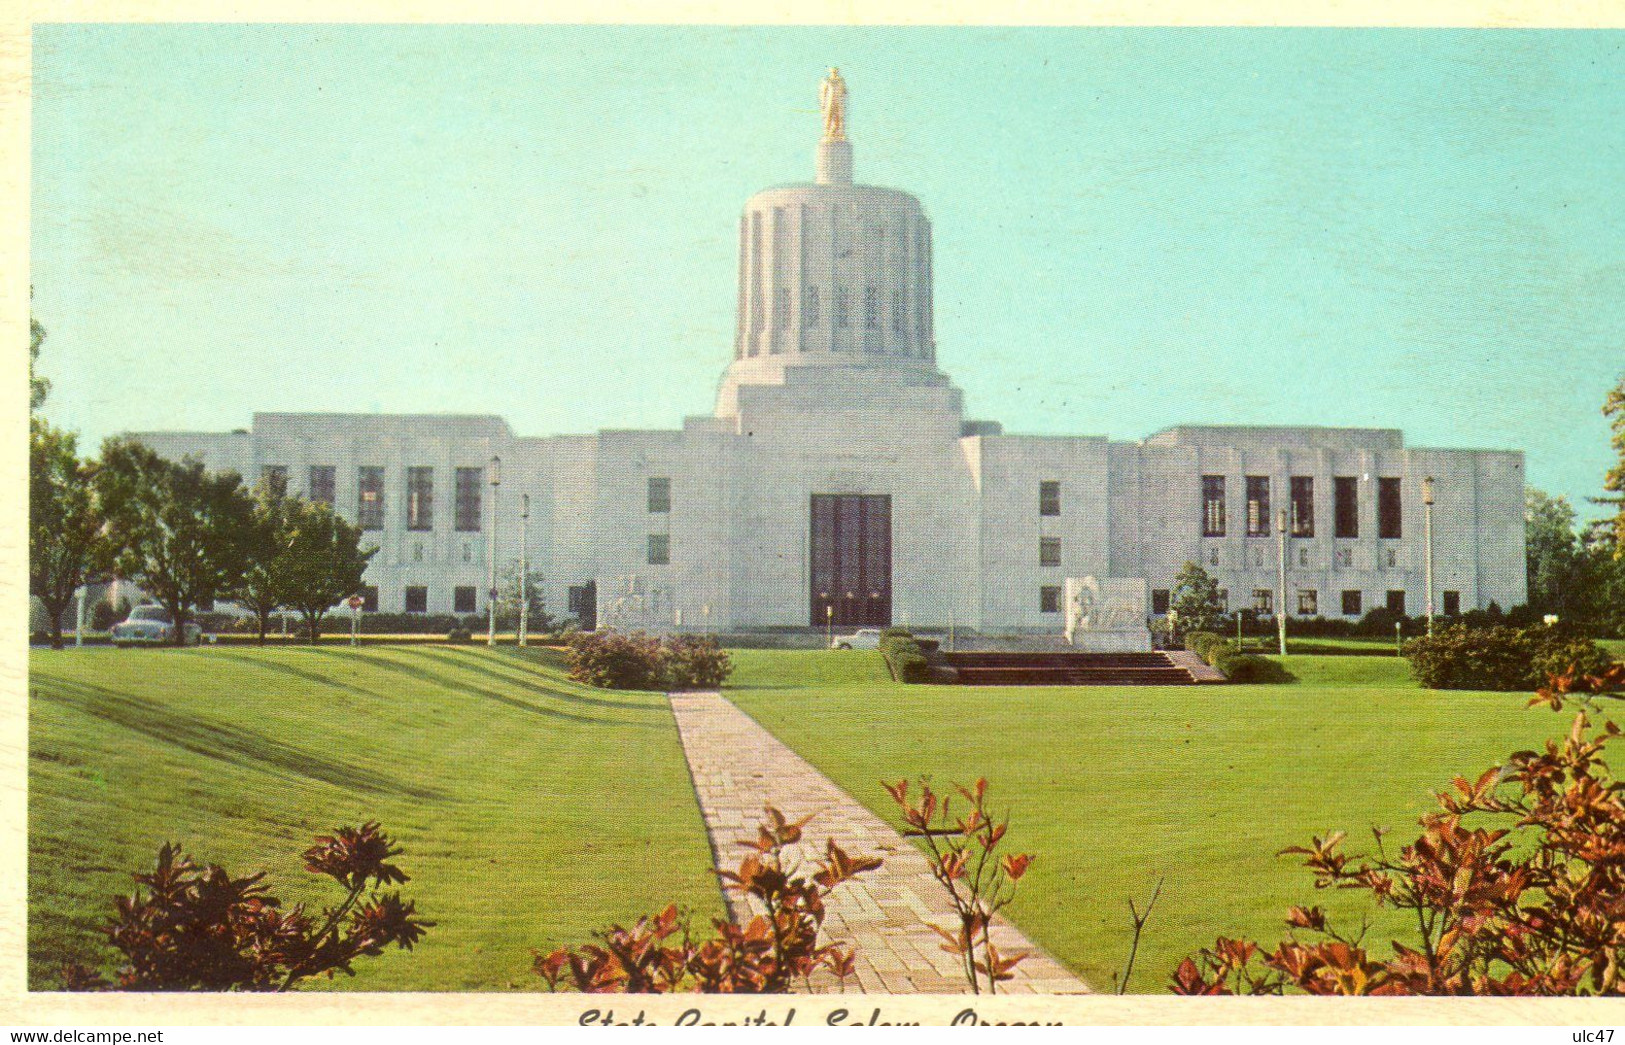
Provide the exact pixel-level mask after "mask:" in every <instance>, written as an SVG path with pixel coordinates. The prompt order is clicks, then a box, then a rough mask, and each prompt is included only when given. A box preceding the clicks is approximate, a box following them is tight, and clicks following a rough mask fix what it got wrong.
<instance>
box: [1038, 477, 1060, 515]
mask: <svg viewBox="0 0 1625 1045" xmlns="http://www.w3.org/2000/svg"><path fill="white" fill-rule="evenodd" d="M1038 514H1039V515H1060V514H1061V483H1060V480H1058V479H1045V480H1043V481H1042V482H1040V483H1039V484H1038Z"/></svg>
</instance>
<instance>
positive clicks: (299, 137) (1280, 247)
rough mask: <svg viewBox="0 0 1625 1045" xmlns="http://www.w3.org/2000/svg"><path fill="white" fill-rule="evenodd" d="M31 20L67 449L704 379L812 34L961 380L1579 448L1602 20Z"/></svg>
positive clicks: (1590, 461) (1597, 373)
mask: <svg viewBox="0 0 1625 1045" xmlns="http://www.w3.org/2000/svg"><path fill="white" fill-rule="evenodd" d="M34 56H35V57H34V61H35V72H34V76H35V79H34V110H33V121H34V123H33V130H34V156H33V159H34V181H33V197H32V207H33V276H32V279H33V284H34V290H35V296H34V312H35V315H36V316H37V317H38V318H39V319H40V321H41V322H43V323H44V324H45V326H46V327H47V329H48V330H49V332H50V338H49V341H48V342H47V346H46V352H45V355H44V357H43V361H42V362H43V366H42V368H43V370H44V372H45V373H46V374H47V376H49V377H50V378H51V379H52V381H53V382H54V384H55V388H54V390H53V394H52V397H51V400H50V402H49V403H48V404H47V413H48V414H49V415H51V416H52V417H53V418H54V419H55V420H57V421H58V422H59V423H63V424H66V425H69V426H72V427H76V428H78V429H80V430H81V431H82V432H84V433H85V435H86V436H87V437H89V438H90V439H91V440H92V441H99V440H100V439H101V438H102V437H103V436H105V435H107V434H110V433H112V432H116V431H120V430H127V429H153V428H192V429H230V428H238V427H245V426H247V425H248V424H249V420H250V415H251V414H252V412H253V411H255V410H322V411H361V412H367V411H391V412H396V411H398V412H412V411H430V412H488V413H495V414H500V415H502V416H503V417H505V418H507V419H508V420H509V422H510V423H511V424H512V425H513V427H514V429H515V430H516V431H517V432H519V433H521V434H529V435H546V434H552V433H557V432H580V431H588V430H592V429H597V428H605V427H609V428H669V427H675V426H676V425H678V424H679V423H680V420H681V418H682V417H683V416H685V415H689V414H704V413H708V412H709V411H710V408H711V401H712V397H713V395H714V392H715V387H716V382H717V379H718V377H719V376H720V374H721V371H722V369H723V367H724V366H725V365H726V363H727V362H728V360H729V358H730V356H731V353H732V340H731V339H732V327H733V315H732V310H733V302H734V286H733V282H734V276H735V269H736V259H735V256H734V252H735V249H736V234H735V229H736V222H737V220H738V213H739V209H740V206H741V204H742V203H743V202H744V200H745V197H746V196H748V195H749V194H750V193H751V192H753V191H755V190H756V189H758V188H761V187H763V186H766V185H769V184H774V183H778V182H785V181H798V180H807V179H809V178H810V177H811V171H812V153H813V146H814V143H815V141H816V138H817V135H818V126H819V124H818V116H817V114H816V91H817V83H818V80H819V79H820V77H821V76H822V75H823V72H824V68H825V67H826V66H827V65H830V64H838V65H839V66H841V69H842V72H843V74H844V75H845V76H846V78H847V81H848V83H849V85H850V88H851V92H852V106H851V109H852V112H851V121H852V138H853V141H854V146H855V149H856V157H857V169H858V179H859V180H860V181H866V182H873V183H878V184H885V185H893V186H897V187H900V188H904V189H908V190H909V191H912V192H914V193H915V194H916V195H918V196H919V197H920V199H921V200H922V201H923V202H924V204H925V206H926V209H927V211H928V212H929V213H930V214H931V217H932V220H933V222H934V224H935V232H936V276H937V309H936V313H937V339H938V344H939V352H938V359H939V362H940V363H941V365H942V366H943V368H944V369H946V370H947V371H948V372H949V373H950V374H951V375H952V376H953V377H954V378H955V379H956V381H957V382H958V384H959V385H960V386H961V387H962V388H964V390H965V393H966V400H967V408H968V412H969V413H970V414H971V415H972V416H974V417H983V418H993V419H997V420H1000V421H1002V422H1003V423H1004V425H1005V427H1006V430H1008V431H1014V432H1033V433H1055V434H1105V435H1110V436H1112V437H1114V438H1119V439H1130V438H1139V437H1141V436H1144V435H1146V434H1149V433H1150V432H1152V431H1154V430H1156V429H1157V428H1160V427H1163V426H1166V425H1170V424H1177V423H1182V422H1183V423H1223V424H1318V425H1359V426H1367V425H1370V426H1383V427H1397V428H1402V429H1404V430H1405V433H1406V437H1407V440H1408V441H1409V443H1410V444H1411V445H1415V446H1427V445H1434V446H1471V447H1498V448H1499V447H1511V448H1519V449H1523V450H1525V451H1526V452H1527V453H1528V455H1529V461H1528V474H1529V476H1530V480H1531V481H1532V482H1534V483H1536V484H1537V485H1541V486H1543V487H1546V488H1547V489H1549V490H1551V491H1552V492H1555V493H1563V494H1567V495H1569V496H1570V498H1571V499H1573V500H1575V501H1576V502H1577V503H1578V502H1581V501H1582V500H1583V498H1584V497H1585V496H1587V495H1590V494H1593V493H1596V492H1597V491H1598V489H1599V488H1600V484H1601V478H1602V473H1603V470H1604V469H1605V468H1606V467H1607V465H1608V463H1609V450H1608V446H1607V429H1606V426H1605V424H1604V421H1603V418H1602V417H1601V415H1600V413H1599V408H1600V406H1601V403H1602V398H1603V395H1604V393H1605V391H1606V390H1607V388H1608V387H1609V386H1611V385H1612V383H1613V382H1614V381H1615V380H1617V379H1618V377H1619V375H1620V374H1621V372H1625V191H1622V186H1625V33H1622V32H1605V31H1586V32H1572V31H1571V32H1562V31H1531V32H1482V31H1415V30H1289V29H1266V30H1241V29H1222V30H1206V29H1193V30H1170V29H1065V30H1055V29H1034V30H1009V29H991V30H990V29H958V28H954V29H946V28H944V29H873V28H865V29H848V28H837V29H827V28H807V29H797V28H791V29H786V28H678V29H666V28H570V27H563V28H547V27H401V28H389V27H342V26H341V27H327V26H311V27H273V26H265V27H254V26H178V27H164V26H40V27H38V28H36V30H35V37H34ZM1583 510H1584V509H1583Z"/></svg>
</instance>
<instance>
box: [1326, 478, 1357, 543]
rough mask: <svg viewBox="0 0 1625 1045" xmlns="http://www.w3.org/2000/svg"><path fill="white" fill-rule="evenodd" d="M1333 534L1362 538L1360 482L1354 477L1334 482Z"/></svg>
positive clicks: (1338, 479) (1334, 480) (1336, 479)
mask: <svg viewBox="0 0 1625 1045" xmlns="http://www.w3.org/2000/svg"><path fill="white" fill-rule="evenodd" d="M1332 533H1333V534H1334V535H1335V536H1338V537H1344V538H1349V539H1352V538H1355V537H1358V536H1360V480H1358V479H1356V478H1355V477H1354V476H1352V475H1339V476H1337V477H1336V478H1335V479H1333V480H1332Z"/></svg>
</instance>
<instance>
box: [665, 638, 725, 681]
mask: <svg viewBox="0 0 1625 1045" xmlns="http://www.w3.org/2000/svg"><path fill="white" fill-rule="evenodd" d="M732 672H733V663H732V661H730V660H729V659H728V654H727V653H726V652H724V651H723V650H722V649H721V647H719V646H718V645H717V640H716V639H715V638H713V637H712V636H709V635H705V636H700V635H673V636H671V637H669V638H667V639H666V640H665V641H664V642H663V643H662V644H661V673H662V676H663V677H664V679H665V685H666V688H667V689H674V690H691V689H717V688H718V687H720V686H721V685H722V683H723V681H724V680H726V679H727V677H728V676H729V674H731V673H732Z"/></svg>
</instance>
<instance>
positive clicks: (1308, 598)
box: [1056, 588, 1461, 617]
mask: <svg viewBox="0 0 1625 1045" xmlns="http://www.w3.org/2000/svg"><path fill="white" fill-rule="evenodd" d="M1056 590H1057V591H1059V589H1056ZM1341 594H1342V598H1341V602H1340V605H1339V609H1340V610H1341V611H1342V614H1343V616H1345V617H1358V616H1361V615H1363V614H1364V613H1365V594H1364V593H1363V592H1361V591H1358V590H1356V589H1346V590H1344V591H1343V592H1342V593H1341ZM1297 595H1298V610H1297V615H1298V616H1300V617H1317V616H1319V615H1320V592H1319V591H1317V590H1316V589H1314V588H1299V589H1298V590H1297ZM1171 597H1172V596H1171V593H1170V591H1169V590H1168V589H1167V588H1158V589H1156V590H1154V591H1152V593H1151V612H1152V613H1154V614H1157V615H1159V616H1160V615H1162V614H1165V613H1167V612H1168V606H1169V602H1170V600H1171ZM1219 602H1220V603H1221V604H1222V605H1223V606H1224V608H1225V610H1226V611H1227V612H1228V610H1229V609H1230V592H1229V590H1228V589H1225V588H1221V589H1219ZM1383 604H1384V605H1385V606H1387V608H1388V609H1389V610H1391V611H1392V612H1394V613H1404V612H1405V593H1404V592H1403V591H1401V590H1398V589H1394V590H1391V591H1389V592H1387V594H1386V598H1385V601H1384V603H1383ZM1252 609H1253V611H1254V612H1255V613H1259V614H1265V615H1267V614H1272V613H1274V612H1275V590H1274V589H1273V588H1254V589H1253V603H1252ZM1460 612H1461V592H1459V591H1447V592H1445V593H1444V613H1445V616H1447V617H1454V616H1456V615H1457V614H1459V613H1460Z"/></svg>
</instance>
